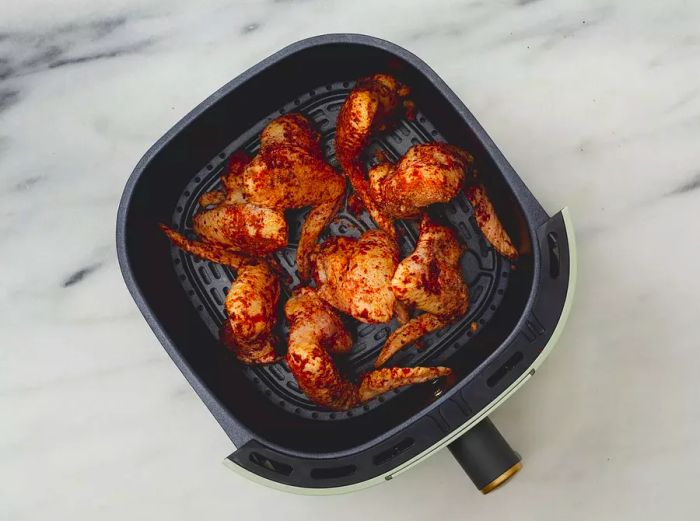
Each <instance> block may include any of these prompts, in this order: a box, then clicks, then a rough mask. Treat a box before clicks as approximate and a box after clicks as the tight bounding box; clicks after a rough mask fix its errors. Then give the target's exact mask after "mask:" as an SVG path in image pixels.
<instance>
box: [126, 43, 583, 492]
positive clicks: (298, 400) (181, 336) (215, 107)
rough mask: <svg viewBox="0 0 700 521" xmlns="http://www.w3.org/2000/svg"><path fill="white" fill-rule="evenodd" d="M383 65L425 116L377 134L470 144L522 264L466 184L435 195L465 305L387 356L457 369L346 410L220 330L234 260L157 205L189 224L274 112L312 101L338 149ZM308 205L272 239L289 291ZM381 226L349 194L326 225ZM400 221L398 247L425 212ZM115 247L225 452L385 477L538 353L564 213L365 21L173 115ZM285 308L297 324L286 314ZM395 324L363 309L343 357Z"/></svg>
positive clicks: (250, 459) (292, 467)
mask: <svg viewBox="0 0 700 521" xmlns="http://www.w3.org/2000/svg"><path fill="white" fill-rule="evenodd" d="M302 71H303V72H302ZM382 71H387V72H390V73H392V74H394V75H396V76H397V77H398V78H399V79H400V80H402V81H404V82H405V83H406V84H408V85H409V86H410V87H411V89H412V94H411V98H412V100H413V101H414V102H415V103H416V108H417V111H416V114H415V118H412V119H411V120H402V121H400V122H399V124H398V126H397V127H396V128H394V129H393V130H392V131H391V132H388V133H385V134H381V135H378V136H376V138H375V139H374V140H373V141H372V143H371V145H370V151H372V150H374V149H381V150H382V151H383V152H384V154H385V155H386V156H387V157H388V158H390V159H396V158H398V157H400V156H401V155H403V153H404V152H405V151H406V150H407V149H408V147H410V146H411V145H413V144H416V143H426V142H430V141H448V142H450V143H453V144H455V145H458V146H462V147H464V148H466V149H468V150H469V151H470V152H471V153H472V154H473V155H474V156H475V159H476V161H475V164H476V168H477V169H478V171H479V176H480V178H482V179H483V180H484V181H485V183H486V185H487V187H488V190H489V193H490V195H491V198H492V199H493V201H494V205H495V206H496V208H497V211H498V214H499V216H500V217H501V219H502V221H503V222H504V224H505V226H506V228H507V229H508V230H509V231H510V232H511V235H512V237H513V239H514V242H515V244H516V246H517V247H518V249H519V251H520V252H521V257H520V258H519V259H518V261H517V262H516V263H515V264H513V265H511V263H510V261H508V260H506V259H504V258H503V257H501V256H499V255H498V254H497V253H496V252H495V251H494V250H493V248H491V247H490V245H489V244H488V243H487V242H486V241H485V240H484V238H483V236H482V235H481V233H480V232H479V230H478V228H477V226H476V223H475V221H474V217H473V215H472V210H471V207H470V205H469V203H468V202H467V200H466V198H465V197H464V196H460V197H458V198H456V199H455V200H453V201H452V202H451V203H450V204H447V205H435V206H434V207H432V208H431V210H430V211H431V213H432V214H434V217H435V218H436V219H438V220H442V221H445V222H448V223H450V224H451V226H452V228H453V229H454V230H455V231H456V232H457V234H458V236H459V238H460V240H461V241H462V242H463V243H464V244H465V245H466V246H467V249H466V252H465V254H464V255H463V257H462V261H461V266H462V269H463V273H464V275H465V279H466V280H467V282H468V284H469V288H470V308H469V312H468V313H467V315H466V316H464V317H463V318H462V319H460V320H459V321H457V322H455V323H454V324H452V325H451V326H449V327H447V328H444V329H442V330H440V331H438V332H436V333H433V334H431V335H429V336H428V337H426V338H425V340H424V341H423V342H422V344H423V346H424V347H423V348H422V349H420V350H419V349H417V348H415V347H411V348H408V349H405V350H403V351H401V352H400V353H399V354H397V355H396V356H395V357H393V359H392V363H393V364H395V365H418V364H420V365H436V364H442V365H449V366H450V367H452V368H453V369H455V372H456V374H457V376H458V380H457V382H456V384H455V385H454V386H453V387H451V388H450V389H447V390H444V389H442V387H440V386H439V385H438V384H437V383H434V384H423V385H418V386H411V387H407V388H404V389H401V390H398V391H394V392H392V393H388V394H386V395H383V396H380V397H378V398H375V399H374V400H372V401H370V402H368V403H366V404H364V405H362V406H360V407H356V408H354V409H352V410H350V411H346V412H342V413H341V412H330V411H328V410H326V409H323V408H321V407H318V406H317V405H315V404H314V403H312V402H311V401H309V400H308V399H307V398H306V397H305V396H304V394H303V393H302V392H301V391H300V390H299V388H298V386H297V385H296V382H295V381H294V379H293V378H292V376H291V374H290V372H289V369H288V368H287V366H286V364H285V363H284V362H281V363H278V364H274V365H269V366H245V365H243V364H239V363H237V362H236V360H235V358H234V357H233V355H232V354H231V353H229V352H228V351H227V350H226V349H224V348H223V347H222V346H221V345H220V344H219V342H218V331H219V328H220V326H221V324H222V322H223V320H224V315H223V300H224V296H225V294H226V291H227V290H228V287H229V286H230V284H231V281H232V280H233V274H232V273H231V271H230V270H228V269H227V268H224V267H222V266H220V265H216V264H213V263H209V262H206V261H203V260H200V259H198V258H195V257H193V256H190V255H188V254H185V253H184V252H182V251H180V250H178V249H175V248H172V247H171V246H169V243H168V241H167V240H166V239H165V237H164V236H162V234H161V233H160V231H159V230H158V227H157V223H158V222H167V223H170V224H171V225H172V226H173V227H174V228H176V229H178V230H180V231H181V232H183V233H184V234H186V235H187V234H189V233H190V232H191V223H192V217H193V215H194V213H195V212H196V211H197V199H198V197H199V195H201V194H202V193H204V192H206V191H209V190H211V189H213V188H215V187H216V186H217V184H218V182H219V176H220V175H221V170H222V168H223V167H224V166H225V164H226V161H227V158H228V156H229V155H230V154H231V153H233V152H234V151H236V150H241V149H242V150H245V151H246V152H248V153H249V154H251V155H252V154H254V153H255V152H256V151H257V148H258V145H259V143H258V135H259V133H260V131H261V130H262V128H263V127H264V126H265V124H267V123H268V122H269V121H271V120H272V119H274V118H275V117H277V116H279V115H281V114H285V113H288V112H301V113H302V114H304V115H305V116H307V117H308V118H309V119H310V120H311V121H312V122H313V123H314V126H315V127H316V128H317V129H318V130H319V131H320V132H321V135H322V148H323V150H324V153H325V155H326V159H327V160H328V161H329V162H330V163H331V164H333V165H335V166H337V165H336V163H335V157H334V146H333V139H334V134H335V121H336V117H337V114H338V111H339V109H340V107H341V105H342V103H343V100H344V98H345V96H346V95H347V93H348V92H349V91H350V89H351V88H352V86H353V80H354V79H356V78H358V77H361V76H364V75H367V74H371V73H374V72H382ZM371 155H372V154H369V156H371ZM305 214H306V211H296V212H291V213H289V214H288V221H289V222H290V242H289V247H288V248H286V249H284V250H281V251H280V252H278V253H277V254H276V257H277V259H278V261H279V262H280V265H281V266H282V267H283V268H284V269H285V270H286V271H287V273H288V275H289V277H288V282H287V283H286V284H285V285H284V288H283V298H282V300H283V301H284V300H285V299H286V298H287V297H288V295H289V291H291V290H292V289H293V288H294V287H295V286H296V285H297V284H298V283H299V278H298V274H297V273H296V265H295V262H294V258H295V246H296V240H297V239H298V235H299V229H300V226H301V223H302V222H303V219H304V217H305ZM371 227H373V223H372V221H371V220H370V219H369V217H368V216H367V215H366V214H363V215H359V216H357V215H354V214H353V213H352V212H350V211H349V210H348V209H347V207H344V208H343V209H342V210H341V211H340V213H339V215H338V217H337V218H336V219H335V221H334V222H333V224H332V225H331V226H330V230H328V231H327V232H326V233H330V234H333V235H346V236H359V234H361V233H362V232H363V231H364V230H366V229H368V228H371ZM399 236H400V237H401V244H400V246H401V250H402V253H403V254H406V253H408V252H410V251H411V250H412V249H413V247H414V245H415V241H416V238H417V229H416V226H415V224H414V223H410V222H406V221H402V222H401V224H400V226H399ZM117 248H118V253H119V261H120V265H121V268H122V272H123V274H124V278H125V280H126V283H127V285H128V286H129V289H130V291H131V292H132V295H133V296H134V299H135V300H136V302H137V304H138V306H139V308H140V309H141V311H142V313H143V314H144V316H145V318H146V320H147V321H148V323H149V325H150V326H151V327H152V329H153V330H154V332H155V334H156V335H157V336H158V338H159V339H160V341H161V343H162V344H163V346H164V347H165V349H166V350H167V351H168V353H169V354H170V356H171V357H172V358H173V360H174V361H175V363H176V364H177V365H178V366H179V367H180V369H181V370H182V372H183V374H184V375H185V376H186V377H187V379H188V380H189V382H190V383H191V384H192V386H193V387H194V389H195V390H196V391H197V393H198V394H199V396H200V397H201V398H202V400H203V401H204V403H205V404H206V405H207V406H208V407H209V409H210V410H211V411H212V413H213V414H214V416H215V417H216V418H217V420H218V421H219V423H220V424H221V425H222V427H223V428H224V430H225V431H226V433H227V434H228V435H229V437H230V438H231V440H232V441H233V442H234V444H235V445H236V447H237V448H238V450H237V451H236V452H234V453H233V454H232V455H231V456H230V457H229V459H230V461H231V462H233V463H234V465H237V466H239V467H240V468H242V469H245V470H247V471H249V472H251V473H253V474H254V475H256V476H258V477H260V478H263V479H265V480H269V481H272V482H275V483H279V484H283V485H287V486H291V487H297V488H300V489H312V490H319V489H323V490H326V491H328V490H341V489H344V488H348V487H351V486H354V485H357V484H360V483H370V482H376V481H377V480H378V479H388V478H390V477H391V476H392V475H393V473H395V471H396V470H397V469H399V468H401V467H403V466H405V465H406V464H407V463H408V462H411V461H413V460H415V459H417V458H418V457H419V456H420V455H423V454H424V453H426V452H427V451H429V450H430V449H431V448H434V447H436V446H438V445H440V444H444V443H445V442H446V440H447V439H448V438H450V437H453V436H455V434H457V433H458V432H460V431H461V430H464V428H465V426H467V425H469V424H470V422H473V421H474V420H475V419H476V418H478V417H480V416H481V415H483V412H484V411H485V408H486V407H487V406H489V404H492V403H493V402H495V401H497V400H498V398H499V397H500V396H501V395H503V394H504V393H505V392H507V391H508V390H509V389H511V388H512V387H513V385H514V384H516V383H517V382H519V381H520V380H522V378H523V376H526V375H527V374H528V373H530V372H531V371H533V366H534V365H535V362H536V361H537V359H538V357H539V356H540V355H541V353H542V351H543V349H544V348H545V346H546V345H547V343H548V341H549V339H550V337H551V336H552V334H553V332H554V329H555V327H556V326H557V324H558V323H559V319H560V316H561V314H562V309H563V307H564V301H565V298H566V297H567V292H568V289H569V278H570V277H569V273H570V260H569V238H568V236H567V230H566V226H565V223H564V219H563V217H562V216H561V215H560V214H558V215H557V216H555V217H553V218H551V219H550V218H549V217H548V216H547V214H546V213H545V212H544V210H543V209H542V208H541V206H540V205H539V204H538V203H537V201H536V200H535V199H534V197H533V196H532V194H531V193H530V192H529V191H528V190H527V188H526V187H525V185H524V184H523V183H522V181H521V180H520V179H519V178H518V176H517V174H516V173H515V172H514V171H513V169H512V168H511V167H510V165H508V163H507V162H506V161H505V159H504V158H503V157H502V155H501V154H500V152H499V151H498V149H497V148H496V147H495V145H494V144H493V143H492V142H491V140H490V139H489V138H488V136H487V135H486V134H485V132H484V131H483V129H482V128H481V127H480V126H479V125H478V123H477V122H476V121H475V120H474V118H473V116H472V115H471V114H470V113H469V112H468V111H467V109H466V108H465V107H464V106H463V105H462V104H461V102H460V101H459V100H458V99H457V98H456V96H455V95H454V93H452V91H450V90H449V89H448V88H447V86H446V85H445V84H444V83H443V82H442V81H441V80H440V79H439V78H438V77H437V76H436V75H435V73H434V72H433V71H432V70H430V69H429V68H428V67H427V66H426V65H425V64H424V63H423V62H421V61H420V60H419V59H418V58H416V57H415V56H413V55H412V54H410V53H408V52H407V51H405V50H403V49H401V48H399V47H396V46H394V45H392V44H390V43H388V42H385V41H381V40H377V39H374V38H370V37H366V36H360V35H328V36H321V37H317V38H312V39H309V40H305V41H302V42H299V43H297V44H294V45H292V46H290V47H288V48H286V49H284V50H282V51H280V52H279V53H277V54H275V55H274V56H272V57H270V58H268V59H266V60H264V61H263V62H261V63H260V64H259V65H257V66H255V67H253V68H252V69H250V70H249V71H247V72H246V73H244V74H242V75H241V76H240V77H238V78H237V79H235V80H233V81H232V82H230V83H229V84H227V85H226V86H224V87H223V88H222V89H220V90H219V91H217V92H216V93H215V94H214V95H212V96H211V97H210V98H208V99H207V100H206V101H205V102H203V103H202V104H201V105H200V106H198V107H197V108H196V109H195V110H193V111H192V112H191V113H190V114H188V115H187V116H186V117H185V118H184V119H183V120H182V121H180V122H179V123H178V124H177V125H176V126H175V127H174V128H173V129H171V130H170V131H169V132H168V133H167V134H166V135H165V136H164V137H163V138H161V139H160V140H159V141H158V142H157V143H156V144H155V145H154V146H153V147H152V148H151V149H150V150H149V151H148V153H147V154H146V155H145V156H144V158H143V159H142V160H141V161H140V162H139V164H138V165H137V167H136V168H135V170H134V173H133V174H132V176H131V178H130V179H129V181H128V183H127V186H126V188H125V191H124V195H123V197H122V201H121V204H120V207H119V215H118V221H117ZM280 322H281V324H280V325H279V328H280V331H279V332H280V334H281V337H282V338H286V324H285V323H284V321H280ZM395 326H396V324H382V325H367V324H360V325H358V326H356V330H354V331H352V333H353V336H354V338H355V345H354V347H353V351H352V352H351V354H350V355H348V356H347V357H345V358H343V359H341V360H339V365H340V366H341V369H342V370H343V372H344V373H345V374H347V375H348V376H349V377H351V378H352V377H354V376H357V375H358V374H360V373H362V372H364V371H367V370H369V369H371V368H372V364H373V361H374V359H375V358H376V355H377V353H378V351H379V349H380V348H381V346H382V344H383V343H384V341H385V340H386V337H387V336H388V334H389V332H390V331H391V329H393V328H394V327H395ZM461 459H464V458H461ZM470 466H472V467H473V465H470ZM497 467H498V468H497V469H495V470H493V471H494V472H495V471H496V470H498V469H500V466H497Z"/></svg>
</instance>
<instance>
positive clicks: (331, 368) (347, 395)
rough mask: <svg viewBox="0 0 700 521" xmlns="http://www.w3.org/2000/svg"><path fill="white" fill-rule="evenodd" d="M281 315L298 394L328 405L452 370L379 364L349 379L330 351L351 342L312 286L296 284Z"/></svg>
mask: <svg viewBox="0 0 700 521" xmlns="http://www.w3.org/2000/svg"><path fill="white" fill-rule="evenodd" d="M285 314H286V316H287V320H288V321H289V349H288V352H287V364H288V365H289V369H290V370H291V372H292V375H294V378H295V379H296V381H297V383H298V384H299V387H300V389H301V390H302V391H303V392H304V394H306V396H308V397H309V398H310V399H311V400H312V401H313V402H315V403H317V404H319V405H322V406H324V407H327V408H328V409H331V410H347V409H351V408H352V407H355V406H357V405H359V404H361V403H363V402H366V401H368V400H371V399H372V398H374V397H375V396H378V395H380V394H383V393H385V392H388V391H390V390H392V389H396V388H398V387H403V386H405V385H410V384H416V383H422V382H427V381H430V380H433V379H435V378H438V377H441V376H447V375H449V374H451V372H452V371H451V370H450V369H449V368H447V367H401V368H399V367H394V368H388V369H387V368H385V369H380V370H377V371H372V372H370V373H367V374H366V375H364V376H363V377H361V379H360V382H359V384H353V383H352V382H350V381H349V380H347V379H346V378H344V377H343V376H342V375H341V374H340V372H339V371H338V368H337V366H336V365H335V364H334V362H333V358H332V356H331V355H332V354H340V353H346V352H348V351H349V350H350V349H351V347H352V339H351V338H350V335H349V333H348V332H347V331H346V330H345V327H344V326H343V323H342V322H341V320H340V318H339V317H338V315H337V314H336V313H335V311H334V310H333V308H331V307H330V306H329V305H328V304H327V303H326V302H325V301H323V300H322V299H321V298H320V297H319V296H318V294H317V292H316V291H315V290H313V289H311V288H301V289H299V290H297V291H296V292H295V293H294V295H293V296H292V298H291V299H289V301H288V302H287V304H286V306H285Z"/></svg>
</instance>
